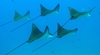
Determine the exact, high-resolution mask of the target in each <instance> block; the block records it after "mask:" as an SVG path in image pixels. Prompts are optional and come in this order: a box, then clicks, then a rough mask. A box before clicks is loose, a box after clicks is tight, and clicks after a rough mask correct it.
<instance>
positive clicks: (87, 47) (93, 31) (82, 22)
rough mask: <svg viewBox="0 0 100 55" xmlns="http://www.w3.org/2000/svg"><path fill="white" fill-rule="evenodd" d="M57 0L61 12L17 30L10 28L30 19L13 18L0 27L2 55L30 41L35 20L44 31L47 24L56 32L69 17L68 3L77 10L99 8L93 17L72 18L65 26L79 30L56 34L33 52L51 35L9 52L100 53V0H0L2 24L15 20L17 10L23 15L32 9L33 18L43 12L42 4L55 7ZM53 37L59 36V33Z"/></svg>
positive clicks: (28, 54)
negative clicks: (65, 34)
mask: <svg viewBox="0 0 100 55" xmlns="http://www.w3.org/2000/svg"><path fill="white" fill-rule="evenodd" d="M58 3H59V4H60V10H59V13H58V14H50V15H47V16H45V17H39V18H37V19H36V20H33V21H32V22H30V23H28V24H26V25H24V26H22V27H21V28H19V29H17V30H16V31H14V32H11V30H12V29H14V28H16V27H18V26H19V25H21V24H23V23H25V22H27V21H28V20H21V21H18V22H12V23H10V24H7V25H5V26H2V27H0V55H5V54H6V53H8V52H9V51H11V50H12V49H14V48H16V47H17V46H19V45H20V44H22V43H23V42H25V41H27V40H28V38H29V36H30V34H31V30H32V23H34V24H35V25H36V26H37V27H38V28H39V29H40V30H41V31H44V29H45V26H46V25H47V26H48V27H49V29H50V32H51V33H54V32H55V31H56V30H57V23H59V24H60V25H63V24H64V23H65V22H66V21H67V20H68V19H69V18H70V13H69V10H68V7H73V8H75V9H76V10H78V11H88V10H90V9H91V8H93V7H96V8H95V9H94V10H93V11H92V13H91V16H90V17H87V18H79V19H76V20H73V21H70V22H68V23H67V24H66V25H65V26H64V28H66V29H74V28H78V31H77V32H76V34H74V35H68V36H64V37H62V38H57V39H55V40H53V41H52V42H50V43H48V44H47V45H45V46H43V47H42V48H40V49H38V50H36V51H34V52H32V50H34V49H36V48H37V47H39V46H41V45H42V44H44V43H46V42H48V41H49V40H51V39H52V38H51V39H45V40H36V41H34V42H32V43H26V44H24V45H23V46H21V47H20V48H18V49H16V50H15V51H13V52H11V53H9V54H8V55H100V28H99V27H100V25H99V24H100V22H99V20H100V6H99V5H100V2H99V0H95V1H94V0H74V1H73V0H63V1H62V0H13V2H12V0H0V24H3V23H6V22H8V21H12V20H13V18H14V11H15V10H16V11H18V12H19V13H20V14H21V15H24V14H25V13H26V12H27V11H28V10H30V19H32V18H34V17H37V16H39V15H40V4H42V5H43V6H45V7H46V8H48V9H53V8H54V7H55V6H56V5H57V4H58ZM54 37H56V34H55V35H54Z"/></svg>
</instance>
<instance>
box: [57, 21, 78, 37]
mask: <svg viewBox="0 0 100 55" xmlns="http://www.w3.org/2000/svg"><path fill="white" fill-rule="evenodd" d="M77 30H78V29H77V28H75V29H74V30H67V29H65V28H63V27H62V26H61V25H60V24H59V23H58V30H57V34H58V36H57V37H58V38H61V37H63V36H65V35H68V34H73V33H76V31H77Z"/></svg>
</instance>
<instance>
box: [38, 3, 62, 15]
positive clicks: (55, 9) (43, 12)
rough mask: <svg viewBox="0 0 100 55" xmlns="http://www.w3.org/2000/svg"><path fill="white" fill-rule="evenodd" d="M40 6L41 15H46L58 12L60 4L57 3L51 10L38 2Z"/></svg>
mask: <svg viewBox="0 0 100 55" xmlns="http://www.w3.org/2000/svg"><path fill="white" fill-rule="evenodd" d="M40 7H41V16H46V15H48V14H51V13H53V12H56V13H58V11H59V7H60V5H59V4H58V5H57V6H56V7H55V8H54V9H53V10H49V9H47V8H45V7H44V6H43V5H42V4H40Z"/></svg>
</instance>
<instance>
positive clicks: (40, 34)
mask: <svg viewBox="0 0 100 55" xmlns="http://www.w3.org/2000/svg"><path fill="white" fill-rule="evenodd" d="M51 36H52V34H51V33H50V31H49V28H48V26H46V28H45V31H44V32H41V31H40V30H39V29H38V28H37V26H36V25H35V24H32V31H31V34H30V37H29V39H28V40H27V41H25V42H23V43H22V44H20V45H19V46H17V47H16V48H14V49H12V50H11V51H9V52H8V53H6V55H8V54H10V53H11V52H13V51H15V50H16V49H18V48H19V47H21V46H22V45H24V44H26V43H32V42H33V41H35V40H38V39H41V38H42V37H45V38H51Z"/></svg>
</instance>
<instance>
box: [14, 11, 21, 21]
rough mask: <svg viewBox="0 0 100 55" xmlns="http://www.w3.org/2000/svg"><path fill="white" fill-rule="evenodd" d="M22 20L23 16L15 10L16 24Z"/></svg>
mask: <svg viewBox="0 0 100 55" xmlns="http://www.w3.org/2000/svg"><path fill="white" fill-rule="evenodd" d="M20 18H22V15H20V14H19V13H18V12H17V11H16V10H15V16H14V22H16V21H18V20H20Z"/></svg>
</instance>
